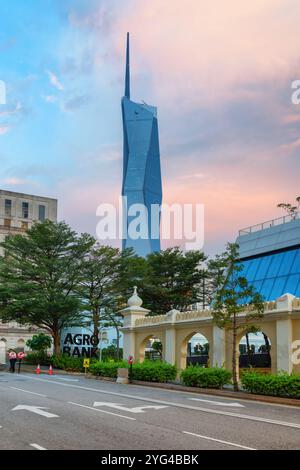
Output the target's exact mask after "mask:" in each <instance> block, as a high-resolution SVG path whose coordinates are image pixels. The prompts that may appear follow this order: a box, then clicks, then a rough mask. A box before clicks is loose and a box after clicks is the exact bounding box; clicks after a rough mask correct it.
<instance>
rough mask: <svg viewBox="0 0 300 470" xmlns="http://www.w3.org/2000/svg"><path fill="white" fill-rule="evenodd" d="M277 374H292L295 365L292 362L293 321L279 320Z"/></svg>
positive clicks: (277, 325) (277, 323) (277, 327)
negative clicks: (282, 372)
mask: <svg viewBox="0 0 300 470" xmlns="http://www.w3.org/2000/svg"><path fill="white" fill-rule="evenodd" d="M276 331H277V333H276V335H277V372H279V371H281V370H282V371H285V372H288V373H289V374H290V373H291V372H292V369H293V364H292V360H291V352H292V349H291V348H292V338H293V337H292V321H291V320H290V319H287V320H277V322H276Z"/></svg>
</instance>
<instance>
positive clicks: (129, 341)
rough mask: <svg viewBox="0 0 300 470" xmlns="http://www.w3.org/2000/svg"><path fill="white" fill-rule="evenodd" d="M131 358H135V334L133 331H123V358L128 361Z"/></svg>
mask: <svg viewBox="0 0 300 470" xmlns="http://www.w3.org/2000/svg"><path fill="white" fill-rule="evenodd" d="M129 356H133V357H134V358H135V333H134V331H132V330H125V329H124V330H123V358H124V359H125V360H127V359H128V357H129Z"/></svg>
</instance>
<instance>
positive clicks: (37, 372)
mask: <svg viewBox="0 0 300 470" xmlns="http://www.w3.org/2000/svg"><path fill="white" fill-rule="evenodd" d="M35 373H36V374H40V373H41V368H40V365H39V364H38V365H37V368H36V369H35Z"/></svg>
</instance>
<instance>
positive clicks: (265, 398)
mask: <svg viewBox="0 0 300 470" xmlns="http://www.w3.org/2000/svg"><path fill="white" fill-rule="evenodd" d="M132 385H143V386H144V387H152V388H162V389H164V390H176V391H178V392H188V393H199V394H202V395H212V396H217V397H224V398H226V397H227V398H235V399H242V400H249V401H260V402H264V403H270V404H276V405H289V406H295V407H300V400H299V399H297V398H283V397H273V396H269V395H255V394H253V393H246V392H233V391H231V390H216V389H212V388H198V387H188V386H185V385H176V384H168V383H156V382H144V381H142V380H133V381H132Z"/></svg>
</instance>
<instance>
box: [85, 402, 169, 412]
mask: <svg viewBox="0 0 300 470" xmlns="http://www.w3.org/2000/svg"><path fill="white" fill-rule="evenodd" d="M94 406H109V407H110V408H115V409H116V410H121V411H129V412H130V413H145V411H144V410H149V409H152V410H153V409H154V410H161V409H162V408H167V406H155V405H147V406H136V407H134V408H127V407H126V406H124V405H119V404H118V403H110V402H107V401H95V403H94Z"/></svg>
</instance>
